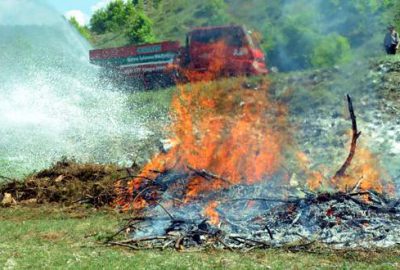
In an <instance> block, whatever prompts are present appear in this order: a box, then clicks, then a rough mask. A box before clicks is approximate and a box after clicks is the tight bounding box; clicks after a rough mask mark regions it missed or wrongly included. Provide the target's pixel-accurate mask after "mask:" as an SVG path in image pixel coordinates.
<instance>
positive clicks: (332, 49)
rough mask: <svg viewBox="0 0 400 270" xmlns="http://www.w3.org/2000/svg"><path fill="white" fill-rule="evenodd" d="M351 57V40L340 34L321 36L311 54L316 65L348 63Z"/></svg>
mask: <svg viewBox="0 0 400 270" xmlns="http://www.w3.org/2000/svg"><path fill="white" fill-rule="evenodd" d="M350 58H351V48H350V44H349V41H348V40H347V39H346V38H345V37H343V36H340V35H338V34H330V35H329V36H327V37H323V38H320V39H319V40H318V42H317V43H316V45H315V47H314V49H313V53H312V56H311V64H312V65H313V66H314V67H329V66H333V65H336V64H342V63H346V62H348V61H349V60H350Z"/></svg>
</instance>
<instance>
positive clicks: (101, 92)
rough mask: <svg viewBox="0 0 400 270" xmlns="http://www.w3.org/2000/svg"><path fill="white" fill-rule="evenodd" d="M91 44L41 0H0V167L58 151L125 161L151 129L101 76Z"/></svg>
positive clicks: (26, 168)
mask: <svg viewBox="0 0 400 270" xmlns="http://www.w3.org/2000/svg"><path fill="white" fill-rule="evenodd" d="M89 48H90V46H89V45H88V44H87V42H86V41H85V40H84V39H83V38H81V37H80V36H79V34H78V33H77V32H76V31H75V30H74V29H73V28H72V27H71V26H70V25H69V23H68V22H67V21H66V20H65V19H64V18H63V17H62V16H61V15H59V14H58V13H57V12H56V11H55V10H53V9H52V8H51V7H49V6H48V5H47V4H46V3H44V2H43V1H37V0H5V1H1V2H0V81H1V82H2V83H1V85H0V126H1V129H0V172H1V174H2V175H7V176H11V177H19V176H22V175H24V174H27V173H30V172H32V171H34V170H40V169H43V168H45V167H47V166H49V165H50V164H51V163H53V162H55V161H56V160H58V159H60V158H62V157H69V158H75V159H76V160H77V161H81V162H107V163H122V164H127V163H128V162H130V160H131V158H132V157H131V153H132V152H133V150H134V149H133V147H134V146H135V145H136V144H137V142H138V141H139V140H142V139H144V138H146V136H147V135H148V134H149V131H148V130H147V129H146V127H144V124H143V121H144V120H143V119H142V120H140V117H138V116H137V115H135V112H134V108H132V107H133V106H132V105H131V108H128V104H127V96H126V95H125V94H124V93H121V92H118V91H115V89H113V88H112V87H111V86H109V85H107V84H106V83H104V82H101V83H100V82H99V81H98V76H97V73H98V70H97V69H96V68H95V67H93V66H91V65H90V64H89V63H88V62H89V61H88V50H89Z"/></svg>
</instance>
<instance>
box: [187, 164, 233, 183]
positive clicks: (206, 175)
mask: <svg viewBox="0 0 400 270" xmlns="http://www.w3.org/2000/svg"><path fill="white" fill-rule="evenodd" d="M187 168H188V169H189V170H191V171H193V172H194V173H195V174H196V175H198V176H201V177H203V178H205V179H206V180H213V179H216V180H221V181H223V182H226V183H228V184H230V185H234V183H232V182H231V181H229V180H228V179H225V178H223V177H222V176H219V175H216V174H213V173H211V172H209V171H206V170H204V169H203V170H198V169H195V168H193V167H191V166H189V165H188V166H187Z"/></svg>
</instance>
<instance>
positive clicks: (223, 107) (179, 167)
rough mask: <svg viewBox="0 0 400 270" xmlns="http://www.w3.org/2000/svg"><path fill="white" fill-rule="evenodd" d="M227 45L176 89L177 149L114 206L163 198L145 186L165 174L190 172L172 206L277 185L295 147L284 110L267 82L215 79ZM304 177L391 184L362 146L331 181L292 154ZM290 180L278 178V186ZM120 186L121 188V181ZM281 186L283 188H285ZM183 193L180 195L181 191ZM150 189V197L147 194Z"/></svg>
mask: <svg viewBox="0 0 400 270" xmlns="http://www.w3.org/2000/svg"><path fill="white" fill-rule="evenodd" d="M223 46H224V44H223V43H217V44H216V49H215V55H214V56H215V58H214V59H215V61H214V63H212V64H211V65H210V66H209V67H208V72H194V71H191V70H190V69H188V70H186V71H185V72H186V75H187V77H188V78H189V80H190V81H192V83H191V84H181V85H178V91H177V92H176V94H175V95H174V97H173V100H172V102H171V111H172V115H171V118H172V125H171V126H170V127H169V129H170V133H171V134H172V138H171V141H172V142H173V143H172V144H171V145H172V148H171V149H170V150H169V151H168V152H162V153H159V154H158V155H156V156H155V157H154V158H153V159H152V160H151V161H150V162H149V163H148V164H147V165H146V166H145V167H144V168H143V169H142V172H141V173H140V174H139V175H138V176H137V177H136V178H134V179H132V180H131V181H129V182H128V185H127V190H124V192H120V194H121V195H120V196H119V197H118V198H117V204H118V205H119V206H121V207H122V208H123V209H125V210H128V209H144V208H146V207H147V206H148V205H151V204H154V201H157V199H159V197H160V194H159V192H158V191H157V190H148V188H149V187H148V186H149V185H148V183H150V182H153V181H156V179H157V177H159V176H160V175H161V174H163V173H167V172H171V171H172V172H178V173H181V174H184V175H185V184H183V186H176V187H173V188H176V190H177V192H176V193H179V194H180V195H179V196H178V197H179V198H174V200H175V201H174V202H173V203H172V202H171V201H169V202H168V204H169V205H172V206H173V205H176V203H177V202H176V201H179V203H178V204H179V205H181V204H188V203H190V202H192V201H194V200H201V199H202V198H204V197H205V196H210V195H212V194H217V193H218V192H219V191H221V190H223V189H226V188H229V187H231V186H233V185H253V184H256V183H260V182H261V181H269V180H272V179H273V177H274V176H276V175H278V173H279V172H281V171H285V170H282V169H286V170H287V168H285V164H284V162H285V153H286V152H285V151H286V150H287V148H286V147H287V146H290V145H291V144H293V143H292V142H291V136H290V135H291V132H290V131H289V128H288V127H289V124H288V121H287V114H288V110H287V108H286V107H285V106H284V105H283V104H281V103H279V102H277V101H271V100H272V98H271V95H270V93H269V92H268V89H269V83H268V82H267V81H265V80H263V81H259V82H257V84H256V85H257V87H251V86H249V83H247V82H246V81H245V80H243V79H242V78H237V79H229V80H224V79H220V80H218V81H215V78H216V77H217V76H218V74H219V71H221V69H222V67H223V66H224V65H223V61H224V60H223V59H222V58H221V57H220V55H223V54H222V53H221V51H223ZM294 156H295V159H296V160H297V163H298V164H297V165H298V166H299V169H300V170H302V171H303V172H305V175H306V176H308V179H303V182H305V183H307V184H308V186H309V188H310V189H314V190H317V189H321V188H324V187H327V186H328V185H330V186H331V187H333V188H335V189H337V190H341V191H348V190H349V188H350V189H351V188H355V187H357V188H358V190H360V191H363V190H369V189H372V190H376V191H378V192H384V191H386V192H387V191H389V190H390V189H393V186H391V185H389V184H385V183H383V181H382V179H381V176H382V175H383V172H382V171H381V170H380V169H379V167H378V165H377V164H378V162H377V159H376V158H375V157H374V156H373V155H372V154H371V153H370V152H369V151H368V150H366V149H357V152H356V157H355V159H354V160H353V163H352V166H351V168H349V170H348V172H347V174H346V175H345V176H343V177H340V178H337V179H334V178H332V179H330V178H329V177H327V176H326V174H325V173H322V172H319V171H311V170H307V168H309V163H310V161H309V158H308V157H307V156H306V155H305V154H304V153H301V152H298V153H294ZM289 178H290V177H289V176H288V175H287V176H285V175H284V174H281V177H280V181H281V182H285V181H286V182H289V180H290V179H289ZM119 184H120V185H122V184H121V183H119ZM280 184H282V185H284V184H285V183H280ZM178 190H179V192H178ZM144 191H146V192H144ZM203 203H206V205H207V206H206V207H205V208H204V210H203V214H204V215H205V216H207V217H208V218H209V220H210V223H212V224H215V225H216V224H219V222H220V218H219V214H218V212H217V211H216V208H217V206H218V202H217V201H216V200H215V198H214V199H210V198H208V199H206V200H204V201H203Z"/></svg>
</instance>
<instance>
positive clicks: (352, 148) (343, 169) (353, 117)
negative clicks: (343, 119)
mask: <svg viewBox="0 0 400 270" xmlns="http://www.w3.org/2000/svg"><path fill="white" fill-rule="evenodd" d="M347 103H348V107H349V112H350V118H351V123H352V129H353V137H352V139H351V145H350V153H349V155H348V157H347V159H346V161H345V162H344V163H343V165H342V167H341V168H340V169H339V170H338V171H337V172H336V174H335V176H334V177H333V179H337V178H341V177H343V176H344V175H345V173H346V170H347V168H348V167H349V166H350V164H351V161H352V160H353V157H354V155H355V153H356V147H357V140H358V138H359V137H360V136H361V132H359V131H358V129H357V120H356V119H357V118H356V115H355V113H354V107H353V103H352V101H351V97H350V96H349V95H347Z"/></svg>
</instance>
